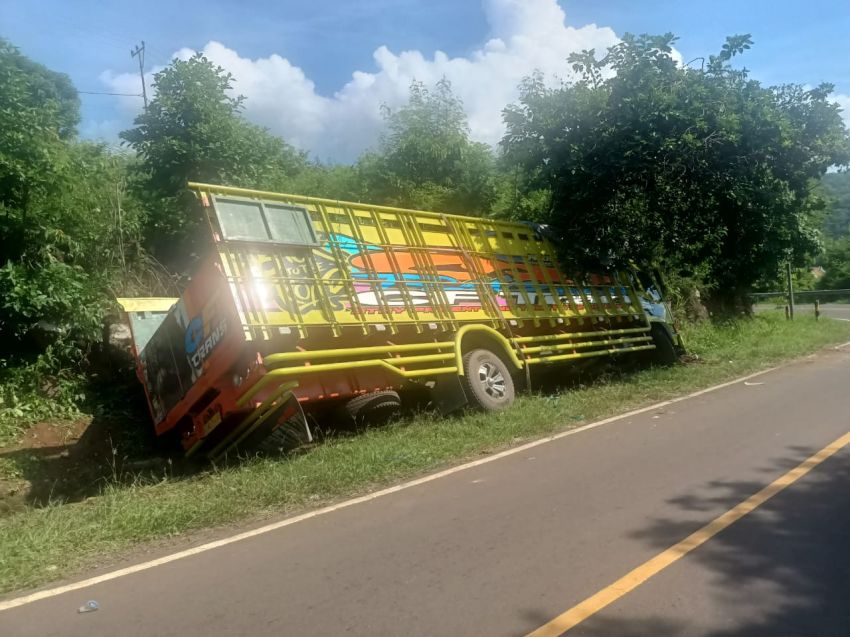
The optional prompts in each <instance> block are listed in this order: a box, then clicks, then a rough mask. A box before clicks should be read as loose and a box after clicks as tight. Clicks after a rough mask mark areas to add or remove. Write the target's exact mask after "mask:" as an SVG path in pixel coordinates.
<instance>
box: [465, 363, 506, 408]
mask: <svg viewBox="0 0 850 637" xmlns="http://www.w3.org/2000/svg"><path fill="white" fill-rule="evenodd" d="M463 373H464V376H463V384H464V388H465V389H466V393H467V398H469V402H470V403H471V404H472V405H473V406H474V407H477V408H479V409H483V410H484V411H499V410H501V409H505V408H506V407H508V406H509V405H510V404H511V403H512V402H514V397H515V396H516V391H515V389H514V380H513V378H512V377H511V372H510V370H509V369H508V366H507V365H505V362H504V361H503V360H502V359H501V358H499V357H498V356H496V354H494V353H493V352H491V351H489V350H486V349H474V350H472V351H469V352H467V353H466V354H464V355H463Z"/></svg>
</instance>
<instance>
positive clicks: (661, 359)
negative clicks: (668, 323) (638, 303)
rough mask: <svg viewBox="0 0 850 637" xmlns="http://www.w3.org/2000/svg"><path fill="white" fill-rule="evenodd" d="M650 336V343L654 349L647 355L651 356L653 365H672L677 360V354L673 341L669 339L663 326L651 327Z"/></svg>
mask: <svg viewBox="0 0 850 637" xmlns="http://www.w3.org/2000/svg"><path fill="white" fill-rule="evenodd" d="M650 334H651V335H652V343H653V344H654V345H655V349H654V350H651V351H650V352H649V354H651V356H652V359H651V361H652V362H653V363H654V364H656V365H672V364H673V363H675V362H677V361H678V360H679V354H678V352H676V346H675V345H674V344H673V339H671V338H670V334H668V333H667V330H666V329H664V326H662V325H657V324H656V325H653V326H652V331H651V332H650Z"/></svg>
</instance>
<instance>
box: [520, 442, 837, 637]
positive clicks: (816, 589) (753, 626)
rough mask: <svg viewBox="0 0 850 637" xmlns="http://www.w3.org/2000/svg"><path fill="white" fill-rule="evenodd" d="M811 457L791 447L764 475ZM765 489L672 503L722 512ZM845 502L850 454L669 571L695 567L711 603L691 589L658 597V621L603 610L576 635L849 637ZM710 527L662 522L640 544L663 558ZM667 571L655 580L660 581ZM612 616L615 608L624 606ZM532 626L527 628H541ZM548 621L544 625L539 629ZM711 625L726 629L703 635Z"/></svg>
mask: <svg viewBox="0 0 850 637" xmlns="http://www.w3.org/2000/svg"><path fill="white" fill-rule="evenodd" d="M813 452H814V450H812V449H805V448H799V447H793V448H789V455H788V457H786V458H781V459H777V460H776V461H775V462H773V463H772V466H771V467H766V468H765V469H764V472H765V474H766V475H768V474H769V481H772V480H773V479H775V477H778V476H779V475H780V474H782V473H783V472H785V471H787V470H789V469H791V468H792V467H794V466H796V465H797V464H799V463H800V462H801V461H802V460H804V459H805V458H806V457H808V456H809V455H811V454H812V453H813ZM763 486H764V485H763V484H755V483H750V482H712V483H709V484H708V485H706V488H705V490H704V492H705V493H707V494H708V495H705V496H702V495H700V496H698V495H694V494H683V495H681V496H678V497H676V498H674V499H672V500H671V502H672V503H673V504H675V505H676V506H677V507H679V508H680V509H682V510H683V511H686V512H704V511H709V510H714V511H716V510H717V509H718V505H719V506H720V508H722V509H723V510H728V509H729V508H732V507H733V506H735V505H736V504H738V503H739V502H741V501H743V500H745V499H746V498H748V497H749V496H751V495H752V494H754V493H756V492H758V491H759V490H760V489H761V488H762V487H763ZM848 494H850V453H848V452H846V451H845V452H840V453H839V454H837V455H836V456H833V457H832V458H830V459H829V460H827V461H825V462H824V463H823V464H821V465H820V466H818V467H817V468H815V469H814V470H813V471H812V473H810V474H809V475H808V476H806V477H804V478H803V479H802V480H800V481H799V482H797V483H795V484H794V485H792V486H791V487H789V488H788V489H786V490H785V491H783V492H782V493H780V494H778V495H777V496H775V497H774V498H773V499H771V500H770V501H768V502H767V503H766V504H764V505H763V506H762V507H761V508H760V509H758V510H756V511H754V512H753V513H751V514H750V515H748V516H746V517H745V518H743V519H741V520H739V521H738V522H736V523H735V524H733V525H732V526H731V527H729V528H728V529H726V530H725V531H723V532H721V533H720V534H719V535H717V536H715V537H714V538H713V539H711V540H710V541H709V542H708V543H707V544H705V545H703V546H701V547H700V548H698V549H697V550H695V551H694V552H692V553H691V554H689V555H688V556H687V557H686V558H685V559H684V560H683V561H682V562H678V563H677V564H675V565H673V566H672V567H670V569H671V570H672V569H676V568H679V567H682V566H685V567H687V565H688V563H690V564H691V565H696V566H698V567H699V569H700V570H701V571H703V572H707V573H708V579H707V581H709V582H710V585H709V588H708V595H710V599H709V600H704V599H703V600H700V599H699V598H698V597H697V596H699V595H704V594H705V589H704V588H699V589H694V590H688V589H687V585H686V586H684V587H683V588H681V589H679V590H678V593H677V596H676V599H668V598H662V599H658V598H655V597H653V601H654V603H657V604H658V607H659V608H661V609H663V610H662V612H661V613H656V614H655V615H653V616H649V617H647V616H645V615H644V616H642V617H640V618H621V617H618V616H615V613H611V612H606V611H602V612H601V613H600V614H599V615H597V616H595V617H592V618H590V619H588V620H587V621H586V622H585V623H583V624H581V625H580V626H578V627H577V628H576V629H575V630H574V631H571V632H570V633H569V634H570V635H573V634H575V635H576V636H577V637H578V636H582V637H597V636H598V637H602V636H603V635H604V636H617V637H632V636H634V637H638V636H653V637H683V636H685V635H688V636H692V635H700V636H706V637H751V636H753V637H754V636H759V637H761V636H770V637H778V636H788V637H791V636H794V637H815V636H817V637H826V636H830V637H831V636H835V637H838V636H841V637H846V636H847V635H850V601H848V600H850V504H849V502H850V498H848ZM703 524H704V522H701V523H692V522H681V521H675V520H670V519H658V520H655V521H653V522H652V523H651V524H650V525H649V526H648V527H647V528H645V529H643V530H641V531H639V532H637V533H635V534H634V537H637V538H639V539H641V540H642V541H645V542H647V543H649V544H650V545H651V546H652V547H653V548H654V549H655V550H657V551H658V552H660V551H662V550H664V549H666V548H668V547H670V546H671V545H673V544H675V543H676V542H678V541H679V540H681V539H683V538H685V537H687V536H688V535H689V534H690V533H692V532H693V531H695V530H696V529H697V528H700V527H701V526H702V525H703ZM694 563H695V564H694ZM669 572H670V571H669V570H668V571H665V572H663V573H661V574H659V575H657V576H656V577H657V578H659V579H660V578H662V577H664V576H665V574H666V573H669ZM680 574H681V572H680ZM654 581H655V580H650V581H648V582H646V583H644V584H643V585H642V587H641V588H639V589H637V591H634V592H632V593H631V595H637V594H639V593H640V592H644V593H646V592H648V591H651V590H652V586H653V582H654ZM677 581H683V582H688V581H690V579H689V578H687V577H685V578H682V579H681V580H677ZM701 581H706V580H704V579H701ZM665 591H666V589H665ZM659 594H661V593H659ZM664 594H666V592H665V593H664ZM644 599H646V597H644ZM628 600H629V597H628V596H626V597H625V598H623V601H622V603H624V604H628ZM706 602H708V604H706ZM694 607H698V608H700V609H702V613H701V614H700V616H699V619H698V623H697V622H696V621H692V620H691V618H690V613H689V609H693V608H694ZM609 608H610V609H611V610H614V609H616V608H617V602H615V604H614V605H613V606H612V607H609ZM630 608H631V607H630ZM706 608H712V609H715V610H716V609H722V612H717V613H716V615H715V616H714V617H710V616H706V614H705V609H706ZM626 612H629V611H627V610H626V609H625V608H624V609H623V613H626ZM527 619H528V621H529V623H532V622H534V621H537V620H539V618H532V617H528V618H527ZM550 619H551V617H549V618H545V619H544V620H543V621H537V623H536V625H535V627H536V626H540V625H542V624H543V623H545V622H546V621H548V620H550ZM711 624H715V625H716V626H722V628H705V626H706V625H711Z"/></svg>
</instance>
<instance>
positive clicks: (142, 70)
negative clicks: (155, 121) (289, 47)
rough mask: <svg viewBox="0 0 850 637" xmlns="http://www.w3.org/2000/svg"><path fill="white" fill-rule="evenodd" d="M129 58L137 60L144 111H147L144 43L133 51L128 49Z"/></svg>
mask: <svg viewBox="0 0 850 637" xmlns="http://www.w3.org/2000/svg"><path fill="white" fill-rule="evenodd" d="M130 57H133V58H135V57H137V58H139V76H140V77H141V78H142V99H143V100H144V101H145V110H148V92H147V90H146V89H145V41H144V40H142V43H141V44H140V45H137V46H136V48H135V49H130Z"/></svg>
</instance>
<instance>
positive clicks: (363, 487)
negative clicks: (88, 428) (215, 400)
mask: <svg viewBox="0 0 850 637" xmlns="http://www.w3.org/2000/svg"><path fill="white" fill-rule="evenodd" d="M684 335H685V338H686V343H687V345H688V348H689V351H690V352H691V353H693V354H696V355H697V356H698V360H697V362H692V363H689V364H685V365H678V366H675V367H672V368H654V369H647V370H643V371H640V372H636V373H632V374H619V375H614V376H608V377H603V378H602V379H600V380H598V381H597V382H595V383H593V384H592V385H590V386H586V387H585V386H578V387H577V388H573V389H571V390H569V391H565V392H562V393H556V394H552V395H525V396H522V397H520V398H519V399H518V400H517V402H516V404H515V405H514V406H513V407H512V408H511V409H509V410H506V411H504V412H501V413H499V414H496V415H483V414H476V413H470V414H466V415H462V416H458V417H453V418H441V417H438V416H435V415H431V414H423V415H420V416H417V417H415V418H410V419H406V420H404V421H402V422H398V423H396V424H393V425H390V426H386V427H381V428H374V429H369V430H367V431H365V432H364V433H362V434H359V435H357V436H351V437H344V438H337V439H334V440H331V441H329V442H327V443H325V444H322V445H319V446H317V447H316V448H314V449H312V450H310V451H309V452H308V453H305V454H302V455H299V456H296V457H293V458H290V459H277V460H274V459H256V460H252V461H248V462H245V463H243V464H240V465H238V466H234V467H224V468H213V469H211V470H209V471H207V472H205V473H203V474H200V475H195V476H193V477H190V478H183V479H178V478H173V477H169V476H168V475H165V476H163V478H162V479H161V480H160V481H158V482H156V483H154V484H143V483H142V482H141V481H139V482H137V483H136V484H132V485H130V486H115V485H109V484H107V485H105V487H104V489H103V491H102V493H101V494H100V495H98V496H96V497H92V498H89V499H87V500H84V501H82V502H78V503H74V504H61V503H56V504H51V505H50V506H47V507H43V508H30V509H27V510H26V511H24V512H21V513H17V514H15V515H12V516H10V517H8V518H5V519H2V520H0V591H4V592H5V591H10V590H15V589H20V588H26V587H30V586H34V585H37V584H41V583H43V582H45V581H49V580H55V579H57V578H61V577H65V576H68V575H71V574H73V573H76V572H79V571H81V570H82V569H85V568H89V567H91V566H93V565H95V564H98V565H102V564H104V563H105V562H106V563H108V562H109V561H112V560H114V559H115V556H116V555H118V554H120V553H121V552H122V551H126V550H128V549H129V548H131V547H133V546H135V545H138V544H141V543H146V542H151V541H154V540H161V539H163V538H168V537H173V536H177V535H181V534H185V533H187V532H191V531H197V530H200V529H207V528H210V527H216V526H221V525H225V524H229V523H234V522H238V521H243V520H246V519H254V520H256V519H260V518H263V517H268V516H279V515H281V514H285V513H289V512H292V511H295V510H298V509H303V508H305V507H312V506H317V505H319V504H322V503H324V502H327V501H329V500H333V499H338V498H342V497H345V496H350V495H353V494H357V493H363V492H366V491H369V490H371V489H374V488H377V487H379V486H381V485H386V484H388V483H392V482H394V481H398V480H400V479H403V478H407V477H410V476H413V475H416V474H421V473H423V472H426V471H431V470H434V469H437V468H439V467H441V466H445V465H447V464H450V463H458V462H460V461H462V460H464V459H467V458H470V457H475V456H479V455H481V454H483V453H490V452H493V451H495V450H498V449H501V448H505V447H507V446H510V445H514V444H517V443H519V442H520V441H523V440H527V439H532V438H536V437H540V436H543V435H546V434H550V433H553V432H556V431H560V430H564V429H568V428H571V427H575V426H578V425H580V424H582V423H584V422H587V421H590V420H594V419H598V418H602V417H605V416H609V415H612V414H616V413H619V412H623V411H626V410H629V409H632V408H635V407H638V406H641V405H646V404H650V403H652V402H656V401H659V400H664V399H667V398H671V397H674V396H677V395H681V394H684V393H686V392H689V391H693V390H695V389H699V388H702V387H706V386H709V385H712V384H714V383H718V382H721V381H724V380H728V379H730V378H733V377H735V376H738V375H742V374H745V373H748V372H753V371H756V370H759V369H762V368H765V367H768V366H770V365H773V364H775V363H777V362H779V361H782V360H786V359H790V358H794V357H798V356H801V355H804V354H807V353H810V352H812V351H815V350H817V349H819V348H821V347H824V346H826V345H829V344H834V343H837V342H843V341H847V340H850V323H847V322H838V321H831V320H821V321H820V322H818V323H816V322H815V321H814V320H813V319H812V318H810V317H800V318H798V319H797V320H796V321H794V322H793V323H792V322H786V321H785V320H784V319H782V318H781V317H780V316H778V315H775V314H772V313H766V314H762V315H759V316H756V317H755V318H754V319H752V320H747V321H738V322H733V323H729V324H727V325H724V326H713V325H708V324H703V325H698V326H688V327H686V328H685V330H684Z"/></svg>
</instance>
